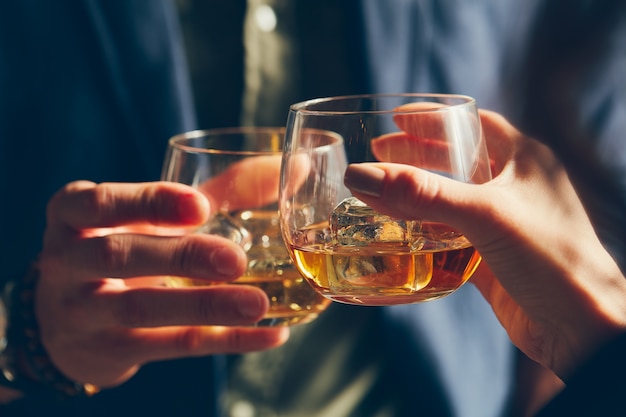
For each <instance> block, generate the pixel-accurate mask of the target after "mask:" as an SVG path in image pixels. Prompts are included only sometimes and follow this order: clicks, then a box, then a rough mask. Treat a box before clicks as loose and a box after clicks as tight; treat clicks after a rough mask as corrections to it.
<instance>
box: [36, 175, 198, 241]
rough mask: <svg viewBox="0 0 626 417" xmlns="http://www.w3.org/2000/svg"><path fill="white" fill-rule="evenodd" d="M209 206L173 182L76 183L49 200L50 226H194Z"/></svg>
mask: <svg viewBox="0 0 626 417" xmlns="http://www.w3.org/2000/svg"><path fill="white" fill-rule="evenodd" d="M208 214H209V205H208V201H207V200H206V198H204V197H203V196H202V194H201V193H199V192H197V191H195V190H193V189H192V188H190V187H188V186H186V185H183V184H177V183H169V182H152V183H102V184H95V183H92V182H89V181H77V182H73V183H70V184H68V185H67V186H65V187H64V188H62V189H61V190H60V191H59V192H57V193H56V194H55V195H54V196H53V198H52V199H51V201H50V203H49V205H48V210H47V217H48V223H49V224H50V225H55V224H62V225H65V226H68V227H70V228H72V229H83V228H99V227H115V226H120V225H127V224H135V223H137V224H146V223H148V224H154V225H161V226H167V225H182V226H184V225H196V224H201V223H202V222H204V221H205V220H206V219H207V218H208Z"/></svg>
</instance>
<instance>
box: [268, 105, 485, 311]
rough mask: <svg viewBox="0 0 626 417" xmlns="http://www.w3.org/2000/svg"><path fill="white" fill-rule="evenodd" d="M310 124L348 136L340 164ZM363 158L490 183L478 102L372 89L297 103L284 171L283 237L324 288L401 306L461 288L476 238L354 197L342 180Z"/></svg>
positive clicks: (334, 295)
mask: <svg viewBox="0 0 626 417" xmlns="http://www.w3.org/2000/svg"><path fill="white" fill-rule="evenodd" d="M310 129H316V130H321V131H326V132H332V133H334V134H336V135H338V136H339V137H341V139H342V142H343V147H344V150H345V153H344V154H343V158H344V161H343V163H339V162H337V163H327V161H318V160H317V158H316V154H315V150H314V149H312V148H311V147H310V145H309V144H308V143H307V141H306V134H303V132H306V131H307V130H310ZM302 161H308V163H307V164H303V162H302ZM360 162H391V163H398V164H408V165H412V166H415V167H419V168H422V169H425V170H429V171H432V172H435V173H437V174H440V175H444V176H446V177H449V178H452V179H454V180H457V181H463V182H466V183H474V184H479V183H483V182H486V181H488V180H489V179H491V170H490V165H489V157H488V154H487V148H486V145H485V141H484V137H483V133H482V128H481V124H480V119H479V116H478V111H477V107H476V102H475V100H474V99H473V98H471V97H468V96H462V95H449V94H375V95H359V96H343V97H329V98H320V99H314V100H309V101H305V102H301V103H296V104H293V105H292V106H291V107H290V110H289V115H288V122H287V129H286V139H285V146H284V150H283V163H282V168H281V184H280V191H281V192H280V196H279V211H280V215H281V229H282V232H283V239H284V241H285V243H286V245H287V248H288V250H289V253H290V254H291V256H292V258H293V260H294V263H295V265H296V267H297V269H298V270H299V271H300V273H301V274H302V275H303V276H304V277H305V278H306V279H307V280H308V282H309V283H310V284H311V285H312V286H313V287H314V288H315V289H316V290H317V291H319V292H320V294H323V295H324V296H325V297H327V298H329V299H331V300H334V301H337V302H342V303H347V304H357V305H394V304H409V303H419V302H425V301H430V300H435V299H438V298H441V297H444V296H447V295H449V294H451V293H453V292H454V291H455V290H457V289H458V288H459V287H461V286H462V285H463V284H464V283H465V282H466V281H467V280H468V279H469V278H470V277H471V275H472V274H473V273H474V271H475V270H476V268H477V267H478V265H479V263H480V261H481V256H480V254H479V253H478V252H477V251H476V250H475V249H474V247H473V246H472V244H471V242H469V241H468V240H467V238H466V237H465V236H463V234H461V233H459V232H458V231H456V230H453V229H452V228H451V227H449V226H447V225H445V224H441V223H437V222H432V221H429V220H428V219H419V220H410V221H409V220H404V219H395V218H391V217H389V216H386V215H384V214H382V213H378V212H376V211H374V210H373V209H371V208H370V207H368V206H367V205H366V204H364V203H363V202H362V201H360V200H358V199H357V198H355V197H354V196H352V194H351V193H350V191H349V190H348V189H347V188H346V187H345V186H344V184H343V176H344V173H345V169H346V167H347V165H348V163H360ZM305 168H306V170H307V171H306V172H304V173H303V169H305ZM296 178H297V180H296Z"/></svg>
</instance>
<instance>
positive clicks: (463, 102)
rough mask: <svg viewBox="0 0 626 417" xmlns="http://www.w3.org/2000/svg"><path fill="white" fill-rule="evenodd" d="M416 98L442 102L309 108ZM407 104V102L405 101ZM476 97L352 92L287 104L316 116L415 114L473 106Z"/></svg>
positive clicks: (294, 109)
mask: <svg viewBox="0 0 626 417" xmlns="http://www.w3.org/2000/svg"><path fill="white" fill-rule="evenodd" d="M411 97H413V98H416V99H427V98H432V99H438V100H439V101H435V102H436V103H438V104H443V105H442V106H441V107H436V108H430V109H407V110H401V111H399V110H397V109H384V110H324V109H311V107H313V106H316V105H319V104H322V103H330V102H340V101H345V102H347V101H349V100H359V99H372V100H375V99H384V98H411ZM442 99H452V100H458V103H446V102H444V101H442ZM407 104H408V103H407ZM475 105H476V99H474V98H473V97H471V96H468V95H465V94H447V93H373V94H354V95H341V96H329V97H319V98H314V99H310V100H305V101H300V102H298V103H294V104H292V105H291V106H289V111H290V112H296V113H300V114H309V115H318V116H323V115H327V116H332V115H353V114H391V113H393V114H415V113H426V112H444V111H448V110H449V109H451V108H459V107H466V106H475Z"/></svg>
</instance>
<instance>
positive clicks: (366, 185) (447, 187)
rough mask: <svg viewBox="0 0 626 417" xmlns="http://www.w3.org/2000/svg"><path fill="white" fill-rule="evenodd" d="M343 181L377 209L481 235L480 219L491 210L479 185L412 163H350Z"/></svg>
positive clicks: (408, 218) (393, 215)
mask: <svg viewBox="0 0 626 417" xmlns="http://www.w3.org/2000/svg"><path fill="white" fill-rule="evenodd" d="M344 183H345V185H346V186H347V187H348V188H350V190H351V191H352V193H353V194H354V195H355V196H356V197H357V198H359V199H360V200H362V201H363V202H365V203H366V204H367V205H369V206H370V207H372V208H373V209H374V210H376V211H379V212H381V213H385V214H387V215H389V216H392V217H397V218H401V219H405V220H417V219H428V220H430V221H435V222H441V223H445V224H447V225H449V226H451V227H452V228H454V229H458V230H460V231H461V232H463V233H464V234H466V235H470V234H478V235H481V234H482V233H480V232H481V229H483V227H482V225H481V223H482V222H481V220H484V219H485V216H489V212H490V211H492V210H491V209H490V207H489V206H488V204H486V203H485V202H488V201H489V199H488V198H481V197H480V194H481V193H485V192H486V190H484V189H483V188H481V186H480V185H476V184H467V183H463V182H460V181H455V180H452V179H449V178H446V177H443V176H441V175H437V174H433V173H431V172H427V171H425V170H422V169H419V168H416V167H412V166H410V165H403V164H393V163H361V164H351V165H350V166H349V167H348V169H347V170H346V173H345V175H344Z"/></svg>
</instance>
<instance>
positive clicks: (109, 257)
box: [36, 181, 288, 387]
mask: <svg viewBox="0 0 626 417" xmlns="http://www.w3.org/2000/svg"><path fill="white" fill-rule="evenodd" d="M209 212H210V207H209V204H208V201H207V199H206V197H204V196H203V195H202V194H201V193H199V192H197V191H194V190H193V189H191V188H190V187H187V186H184V185H181V184H175V183H167V182H155V183H143V184H123V183H118V184H114V183H105V184H99V185H97V184H94V183H91V182H87V181H78V182H74V183H70V184H68V185H67V186H65V187H64V188H63V189H62V190H60V191H59V192H58V193H57V194H56V195H55V196H54V197H53V198H52V199H51V201H50V203H49V205H48V212H47V220H48V225H47V229H46V232H45V236H44V247H43V251H42V253H41V256H40V259H39V262H38V266H39V268H40V272H41V276H40V279H39V283H38V286H37V289H36V314H37V319H38V322H39V326H40V331H41V339H42V342H43V344H44V346H45V348H46V350H47V351H48V353H49V355H50V358H51V359H52V361H53V362H54V364H55V365H56V366H57V367H58V369H59V370H61V371H62V372H63V373H64V374H65V375H66V376H68V377H69V378H71V379H73V380H76V381H79V382H83V383H91V384H95V385H98V386H101V387H109V386H114V385H117V384H120V383H122V382H124V381H125V380H127V379H128V378H130V377H131V376H132V375H134V374H135V372H136V371H137V370H138V369H139V367H140V366H141V365H142V364H145V363H146V362H150V361H156V360H162V359H170V358H178V357H186V356H198V355H209V354H215V353H227V352H228V353H236V352H248V351H254V350H262V349H268V348H272V347H275V346H278V345H280V344H282V343H283V342H284V341H285V340H286V339H287V337H288V330H287V329H286V328H254V327H236V326H240V325H242V326H245V325H249V324H252V323H254V322H255V321H258V320H259V319H260V318H261V317H263V315H264V314H265V312H266V311H267V309H268V305H269V304H268V300H267V298H266V296H265V294H264V293H263V292H262V291H261V290H259V289H257V288H254V287H248V286H241V285H237V286H234V285H233V286H228V285H220V286H207V287H191V288H168V287H166V286H163V285H160V283H161V282H163V281H164V280H165V279H167V277H168V276H183V277H189V278H194V279H205V280H212V281H219V282H225V281H232V280H234V279H236V278H237V277H239V275H241V274H242V273H243V272H244V270H245V268H246V264H247V262H246V257H245V254H244V252H243V251H242V250H241V248H239V247H238V246H237V245H235V244H234V243H232V242H230V241H228V240H226V239H223V238H220V237H216V236H209V235H199V234H186V235H182V231H184V230H188V229H190V228H192V227H194V226H198V225H200V224H202V223H203V222H204V221H206V220H207V218H208V216H209ZM157 230H158V233H159V234H162V235H161V236H156V235H155V232H156V231H157ZM165 235H167V236H165ZM231 326H235V327H231Z"/></svg>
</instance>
